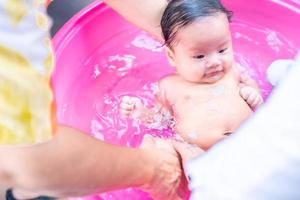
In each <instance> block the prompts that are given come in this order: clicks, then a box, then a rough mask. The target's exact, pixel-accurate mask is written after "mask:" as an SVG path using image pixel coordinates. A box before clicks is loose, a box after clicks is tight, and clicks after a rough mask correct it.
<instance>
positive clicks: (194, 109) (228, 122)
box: [120, 0, 263, 150]
mask: <svg viewBox="0 0 300 200" xmlns="http://www.w3.org/2000/svg"><path fill="white" fill-rule="evenodd" d="M231 14H232V13H231V12H230V11H228V10H227V9H226V8H225V7H224V6H223V5H222V4H221V3H220V2H219V1H218V0H172V1H170V2H169V4H168V6H167V8H166V10H165V11H164V14H163V16H162V19H161V29H162V33H163V37H164V40H165V52H166V56H167V58H168V60H169V63H170V64H171V66H174V67H175V69H176V72H175V73H174V74H170V75H168V76H167V77H164V78H163V79H161V80H160V81H159V83H158V85H159V92H158V94H157V97H158V103H157V104H158V105H156V106H154V108H155V109H153V108H147V107H146V106H144V105H143V103H142V102H141V100H140V99H138V98H137V97H129V96H125V97H123V98H122V102H121V104H120V112H121V114H122V115H123V116H126V117H133V118H135V119H138V120H139V121H140V122H142V123H144V124H148V125H153V124H157V123H158V122H160V123H164V121H165V120H166V118H168V117H167V116H168V114H170V115H171V116H172V117H173V119H174V122H175V123H174V130H175V132H176V133H177V134H178V135H179V136H180V138H182V139H183V140H184V141H186V142H188V143H191V144H196V145H198V146H199V147H201V148H202V149H204V150H207V149H208V148H210V147H211V146H212V145H213V144H215V143H216V142H218V141H220V140H222V139H223V138H226V137H227V136H228V135H230V134H231V133H232V132H234V131H235V130H236V129H237V128H238V127H239V126H240V125H241V124H242V123H243V122H244V121H245V120H246V119H247V118H248V117H249V116H250V115H251V114H252V112H253V110H254V109H255V108H256V107H257V106H259V105H260V104H261V103H262V102H263V99H262V97H261V95H260V93H259V90H258V87H257V84H256V83H255V81H254V80H253V79H251V78H250V77H247V76H244V75H241V74H240V73H239V71H238V66H237V63H236V62H235V61H234V57H233V50H232V39H231V33H230V29H229V21H230V17H231ZM168 119H169V118H168Z"/></svg>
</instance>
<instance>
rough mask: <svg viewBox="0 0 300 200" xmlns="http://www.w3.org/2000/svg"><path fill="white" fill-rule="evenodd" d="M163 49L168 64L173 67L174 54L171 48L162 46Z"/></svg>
mask: <svg viewBox="0 0 300 200" xmlns="http://www.w3.org/2000/svg"><path fill="white" fill-rule="evenodd" d="M164 50H165V54H166V56H167V59H168V61H169V64H170V65H171V66H173V67H175V56H174V52H173V50H172V49H171V48H170V47H168V46H164Z"/></svg>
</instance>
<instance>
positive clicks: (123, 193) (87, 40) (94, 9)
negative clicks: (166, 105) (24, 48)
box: [52, 0, 300, 200]
mask: <svg viewBox="0 0 300 200" xmlns="http://www.w3.org/2000/svg"><path fill="white" fill-rule="evenodd" d="M250 2H251V3H246V2H245V1H243V0H235V1H231V0H225V1H224V3H225V5H227V7H228V8H229V9H230V10H232V11H234V17H233V20H232V23H231V29H232V36H233V43H234V51H235V58H236V60H237V61H238V62H239V63H240V64H241V65H242V66H243V68H242V69H241V70H244V71H245V73H249V74H250V75H251V76H252V77H254V78H255V79H256V80H257V81H258V83H259V85H260V87H261V89H262V92H263V95H264V97H265V98H267V97H268V95H269V94H270V92H271V90H272V86H271V85H270V84H269V83H268V81H267V80H266V70H267V67H268V66H269V64H270V63H271V62H272V61H273V60H276V59H279V58H285V59H286V58H293V57H294V56H295V55H296V53H297V51H298V50H299V47H300V37H299V32H298V30H297V27H299V25H300V2H299V1H298V0H282V1H277V0H263V1H262V0H251V1H250ZM53 44H54V49H55V54H56V68H55V70H54V74H53V79H52V83H53V87H54V92H55V99H56V103H57V111H58V112H57V118H58V120H59V122H60V123H63V124H67V125H71V126H73V127H76V128H79V129H80V130H83V131H85V132H87V133H89V134H91V135H92V136H94V137H96V138H98V139H100V140H104V141H107V142H109V143H113V144H119V145H124V146H131V147H137V146H139V144H140V142H141V140H142V138H143V136H144V134H145V133H147V134H152V135H155V136H159V137H169V136H171V135H172V134H173V132H172V131H171V130H169V129H166V130H165V129H164V130H151V129H149V128H147V127H144V126H142V125H139V124H138V123H136V122H135V121H132V120H126V119H122V118H121V117H120V115H119V112H118V109H119V102H120V98H121V97H122V96H123V95H134V96H139V97H140V98H142V99H143V101H144V102H145V103H146V104H148V105H150V104H152V103H153V101H154V95H153V93H154V91H155V88H156V84H155V82H156V81H157V80H158V79H160V78H161V77H162V76H164V75H166V74H168V73H171V72H173V70H174V69H173V68H172V67H170V66H169V64H168V63H167V60H166V58H165V56H164V53H163V50H162V47H161V44H160V43H159V42H157V41H156V40H155V39H154V38H152V37H151V36H150V35H148V34H147V33H146V32H144V31H142V30H140V29H138V28H136V27H135V26H133V25H131V24H130V23H128V22H127V21H125V20H124V19H123V18H122V17H120V16H119V15H118V14H116V13H115V12H114V11H113V10H111V9H110V8H108V7H107V6H106V5H104V4H103V3H102V2H101V1H96V2H95V3H93V4H91V5H89V6H88V7H86V8H85V9H83V10H82V11H81V12H79V13H78V14H77V15H75V16H74V17H73V18H72V19H71V20H70V21H69V22H68V23H67V24H66V25H65V26H64V27H63V28H62V29H61V30H60V31H59V32H58V33H57V34H56V36H55V37H54V40H53ZM78 199H80V198H78ZM85 199H105V200H108V199H122V200H126V199H130V200H134V199H137V200H141V199H142V200H147V199H151V198H150V197H149V196H148V195H147V194H146V193H144V192H142V191H140V190H138V189H133V188H128V189H125V190H120V191H115V192H109V193H105V194H99V195H92V196H89V197H85Z"/></svg>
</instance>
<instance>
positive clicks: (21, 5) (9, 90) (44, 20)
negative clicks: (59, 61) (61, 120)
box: [0, 0, 54, 144]
mask: <svg viewBox="0 0 300 200" xmlns="http://www.w3.org/2000/svg"><path fill="white" fill-rule="evenodd" d="M48 30H49V20H48V17H47V16H46V15H45V7H44V1H43V0H0V144H34V143H39V142H44V141H47V140H49V139H50V138H51V137H52V133H53V131H54V130H53V124H54V123H53V120H52V119H53V114H54V112H53V95H52V90H51V87H50V73H51V70H52V66H53V62H52V60H53V58H52V52H51V48H50V39H49V32H48Z"/></svg>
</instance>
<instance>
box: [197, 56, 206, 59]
mask: <svg viewBox="0 0 300 200" xmlns="http://www.w3.org/2000/svg"><path fill="white" fill-rule="evenodd" d="M204 57H205V56H204V55H198V56H194V58H197V59H203V58H204Z"/></svg>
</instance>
